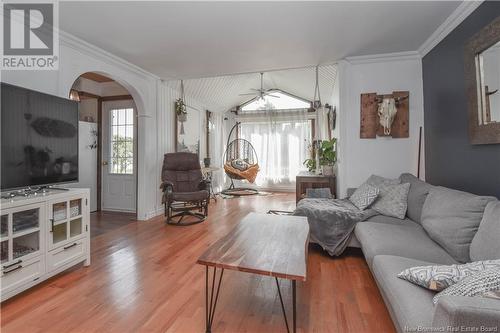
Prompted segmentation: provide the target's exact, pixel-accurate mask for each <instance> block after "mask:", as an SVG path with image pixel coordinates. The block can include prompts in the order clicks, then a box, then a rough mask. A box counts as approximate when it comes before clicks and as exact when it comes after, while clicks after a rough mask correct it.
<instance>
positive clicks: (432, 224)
mask: <svg viewBox="0 0 500 333" xmlns="http://www.w3.org/2000/svg"><path fill="white" fill-rule="evenodd" d="M492 200H496V198H493V197H482V196H478V195H474V194H471V193H466V192H461V191H457V190H452V189H448V188H445V187H440V186H436V187H433V188H432V189H431V190H430V192H429V195H428V196H427V199H426V200H425V203H424V207H423V208H422V226H423V227H424V229H425V231H426V232H427V233H428V234H429V236H430V237H431V238H432V239H433V240H434V241H435V242H436V243H438V244H439V245H441V246H442V247H443V248H444V249H445V250H446V251H447V252H448V253H449V254H450V255H451V256H452V257H453V258H454V259H455V260H457V261H459V262H469V261H470V255H469V250H470V244H471V242H472V239H473V238H474V235H475V234H476V232H477V229H478V227H479V223H480V222H481V219H482V218H483V213H484V209H485V208H486V205H487V204H488V202H490V201H492Z"/></svg>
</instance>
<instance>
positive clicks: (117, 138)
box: [109, 108, 134, 174]
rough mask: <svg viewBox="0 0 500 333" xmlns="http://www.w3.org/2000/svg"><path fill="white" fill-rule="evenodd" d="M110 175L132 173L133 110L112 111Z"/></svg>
mask: <svg viewBox="0 0 500 333" xmlns="http://www.w3.org/2000/svg"><path fill="white" fill-rule="evenodd" d="M110 115H111V121H110V125H111V130H110V132H111V140H110V143H111V147H110V155H111V156H110V157H111V158H110V161H111V163H110V164H109V166H110V170H109V172H110V173H113V174H133V173H134V109H133V108H120V109H112V110H111V112H110Z"/></svg>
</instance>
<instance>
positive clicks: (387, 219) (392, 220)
mask: <svg viewBox="0 0 500 333" xmlns="http://www.w3.org/2000/svg"><path fill="white" fill-rule="evenodd" d="M365 222H375V223H385V224H395V225H408V226H418V224H417V223H415V222H413V221H412V220H410V219H409V218H405V219H403V220H401V219H398V218H396V217H391V216H385V215H375V216H372V217H370V218H369V219H366V220H365Z"/></svg>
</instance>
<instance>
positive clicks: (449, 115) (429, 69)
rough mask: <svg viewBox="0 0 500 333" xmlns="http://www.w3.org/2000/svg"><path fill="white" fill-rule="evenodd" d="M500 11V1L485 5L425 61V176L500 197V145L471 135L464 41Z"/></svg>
mask: <svg viewBox="0 0 500 333" xmlns="http://www.w3.org/2000/svg"><path fill="white" fill-rule="evenodd" d="M498 16H500V1H487V2H484V3H483V4H482V5H481V6H479V7H478V8H477V9H476V10H475V11H474V12H473V13H472V14H471V15H470V16H469V17H467V18H466V19H465V20H464V21H463V22H462V23H461V24H460V25H459V26H458V27H457V28H455V30H453V31H452V32H451V33H450V34H449V35H448V36H447V37H446V38H445V39H444V40H443V41H441V42H440V43H439V44H438V45H437V46H436V47H435V48H434V49H432V50H431V52H429V53H428V54H427V55H426V56H425V57H424V58H423V60H422V68H423V83H424V117H425V119H424V124H425V175H426V180H427V181H428V182H429V183H431V184H434V185H442V186H446V187H451V188H455V189H459V190H463V191H467V192H472V193H476V194H484V195H494V196H496V197H497V198H500V144H493V145H471V144H470V143H469V137H468V124H467V96H466V93H465V79H464V45H465V43H466V41H467V40H468V39H469V38H470V37H471V36H472V35H474V34H475V33H476V32H478V31H479V30H480V29H481V28H483V27H484V26H486V25H487V24H488V23H490V22H491V21H492V20H493V19H495V18H496V17H498Z"/></svg>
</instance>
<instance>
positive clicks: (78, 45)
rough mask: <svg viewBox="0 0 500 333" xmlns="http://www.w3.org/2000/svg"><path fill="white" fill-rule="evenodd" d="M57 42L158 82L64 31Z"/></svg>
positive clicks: (126, 62)
mask: <svg viewBox="0 0 500 333" xmlns="http://www.w3.org/2000/svg"><path fill="white" fill-rule="evenodd" d="M59 42H60V44H61V45H64V46H67V47H70V48H72V49H73V50H76V51H78V52H81V53H83V54H86V55H89V56H91V57H94V58H96V59H99V60H101V61H104V62H107V63H108V64H111V65H115V66H119V67H121V68H122V69H125V70H127V71H132V72H134V73H136V74H138V75H141V76H144V77H146V78H150V79H155V80H159V79H160V77H158V76H157V75H155V74H153V73H151V72H148V71H147V70H145V69H142V68H141V67H139V66H137V65H134V64H132V63H130V62H128V61H126V60H124V59H122V58H120V57H118V56H116V55H114V54H112V53H109V52H107V51H104V50H103V49H101V48H99V47H97V46H95V45H93V44H91V43H89V42H87V41H85V40H83V39H81V38H78V37H76V36H74V35H72V34H69V33H67V32H65V31H59Z"/></svg>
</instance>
